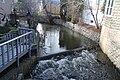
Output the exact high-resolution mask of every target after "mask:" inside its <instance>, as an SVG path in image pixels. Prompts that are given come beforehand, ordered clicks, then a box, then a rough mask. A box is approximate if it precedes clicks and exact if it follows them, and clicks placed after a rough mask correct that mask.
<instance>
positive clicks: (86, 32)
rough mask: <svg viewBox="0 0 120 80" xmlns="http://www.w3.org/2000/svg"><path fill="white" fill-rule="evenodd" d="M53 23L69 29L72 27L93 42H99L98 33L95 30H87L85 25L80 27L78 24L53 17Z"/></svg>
mask: <svg viewBox="0 0 120 80" xmlns="http://www.w3.org/2000/svg"><path fill="white" fill-rule="evenodd" d="M54 23H56V24H60V25H63V26H65V27H67V28H69V29H72V30H74V31H76V32H78V33H80V34H82V35H84V36H86V37H87V38H89V39H91V40H93V41H95V42H99V39H100V34H99V33H97V32H94V31H92V30H89V29H87V28H86V27H82V26H80V25H78V24H73V23H71V22H64V21H62V20H60V19H54Z"/></svg>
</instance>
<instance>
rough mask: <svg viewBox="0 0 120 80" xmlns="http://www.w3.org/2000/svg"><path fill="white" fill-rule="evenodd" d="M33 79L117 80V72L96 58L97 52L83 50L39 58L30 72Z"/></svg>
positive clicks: (118, 75)
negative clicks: (65, 54)
mask: <svg viewBox="0 0 120 80" xmlns="http://www.w3.org/2000/svg"><path fill="white" fill-rule="evenodd" d="M31 77H32V78H33V79H34V80H119V79H120V74H119V72H118V71H117V70H116V69H115V68H114V67H113V66H112V65H109V64H107V63H102V62H101V61H99V60H98V59H97V53H94V52H90V51H88V50H83V51H82V52H73V53H72V54H70V55H67V56H64V55H61V56H57V57H53V58H51V59H50V60H41V61H39V63H38V64H37V66H36V67H35V69H34V70H33V71H32V72H31Z"/></svg>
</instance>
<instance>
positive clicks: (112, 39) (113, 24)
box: [100, 0, 120, 69]
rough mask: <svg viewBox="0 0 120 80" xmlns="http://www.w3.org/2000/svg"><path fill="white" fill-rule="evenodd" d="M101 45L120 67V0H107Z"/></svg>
mask: <svg viewBox="0 0 120 80" xmlns="http://www.w3.org/2000/svg"><path fill="white" fill-rule="evenodd" d="M105 10H106V11H105V17H104V21H103V27H102V32H101V37H100V46H101V48H102V50H103V51H104V53H106V54H107V56H108V57H109V58H110V60H111V61H112V62H113V63H114V64H115V65H116V66H117V67H118V68H119V69H120V0H107V5H106V9H105Z"/></svg>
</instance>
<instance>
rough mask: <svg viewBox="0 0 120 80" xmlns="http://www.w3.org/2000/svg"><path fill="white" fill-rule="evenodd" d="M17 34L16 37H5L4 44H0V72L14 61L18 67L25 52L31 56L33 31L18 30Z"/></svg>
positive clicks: (33, 40) (33, 38)
mask: <svg viewBox="0 0 120 80" xmlns="http://www.w3.org/2000/svg"><path fill="white" fill-rule="evenodd" d="M18 33H19V34H17V35H18V36H17V37H7V38H6V42H4V43H1V44H0V72H2V71H3V70H4V69H6V68H7V67H9V66H10V65H11V64H13V63H14V62H15V61H17V65H18V66H19V59H20V58H21V57H22V56H23V55H25V54H26V53H27V52H29V56H31V48H32V46H33V44H34V43H35V36H34V34H35V33H34V30H32V29H26V28H19V29H18ZM9 35H10V36H11V35H13V34H9ZM7 39H8V40H7Z"/></svg>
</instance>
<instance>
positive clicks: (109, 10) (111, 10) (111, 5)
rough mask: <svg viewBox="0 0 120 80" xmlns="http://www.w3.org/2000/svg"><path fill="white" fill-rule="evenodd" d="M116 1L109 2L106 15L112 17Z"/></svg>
mask: <svg viewBox="0 0 120 80" xmlns="http://www.w3.org/2000/svg"><path fill="white" fill-rule="evenodd" d="M114 1H115V0H107V4H106V7H105V15H108V16H111V15H112V12H113V6H114Z"/></svg>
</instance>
